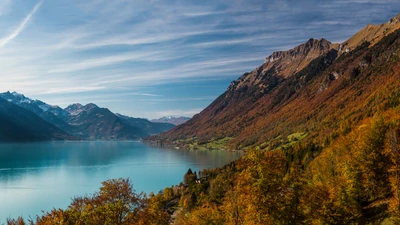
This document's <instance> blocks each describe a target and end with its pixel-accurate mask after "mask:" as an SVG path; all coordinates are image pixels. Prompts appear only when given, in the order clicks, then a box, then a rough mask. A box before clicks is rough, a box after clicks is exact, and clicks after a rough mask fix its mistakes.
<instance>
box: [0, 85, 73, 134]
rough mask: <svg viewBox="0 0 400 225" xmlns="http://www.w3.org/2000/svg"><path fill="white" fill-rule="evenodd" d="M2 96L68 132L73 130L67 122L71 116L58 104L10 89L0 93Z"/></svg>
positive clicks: (0, 96)
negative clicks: (34, 98) (51, 103)
mask: <svg viewBox="0 0 400 225" xmlns="http://www.w3.org/2000/svg"><path fill="white" fill-rule="evenodd" d="M0 98H3V99H5V100H7V101H9V102H11V103H14V104H15V105H18V106H20V107H22V108H25V109H27V110H29V111H31V112H33V113H35V114H36V115H38V116H39V117H40V118H42V119H43V120H45V121H47V122H49V123H51V124H53V125H55V126H56V127H58V128H60V129H62V130H64V131H67V132H68V131H70V130H71V127H70V126H69V125H68V124H67V123H66V122H65V119H66V118H67V117H68V116H69V114H68V112H66V111H65V110H63V109H62V108H60V107H58V106H53V105H49V104H46V103H45V102H42V101H40V100H33V99H30V98H28V97H25V96H24V95H23V94H19V93H17V92H12V93H10V92H9V91H8V92H5V93H0Z"/></svg>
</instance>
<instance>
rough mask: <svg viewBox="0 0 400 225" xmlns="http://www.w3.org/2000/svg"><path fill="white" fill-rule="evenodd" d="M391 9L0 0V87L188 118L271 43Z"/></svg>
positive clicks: (223, 1) (172, 0)
mask: <svg viewBox="0 0 400 225" xmlns="http://www.w3.org/2000/svg"><path fill="white" fill-rule="evenodd" d="M398 13H400V4H399V3H398V1H394V0H393V1H391V0H388V1H379V0H375V1H371V0H353V1H351V0H336V1H332V0H330V1H328V0H304V1H302V0H276V1H275V0H212V1H211V0H202V1H190V0H182V1H181V0H165V1H157V0H113V1H106V0H86V1H81V0H39V1H38V0H29V1H27V0H0V71H1V73H0V91H1V92H4V91H8V90H10V91H17V92H20V93H23V94H25V95H26V96H28V97H31V98H34V99H40V100H43V101H45V102H47V103H49V104H54V105H60V106H62V107H65V106H67V105H69V104H71V103H75V102H80V103H83V104H85V103H89V102H93V103H95V104H97V105H99V106H101V107H107V108H109V109H110V110H112V111H113V112H118V113H121V114H125V115H129V116H134V117H145V118H158V117H161V116H179V115H183V116H192V115H193V114H195V113H198V112H200V111H201V110H202V109H204V108H205V107H206V106H207V105H209V104H210V103H211V102H212V101H213V100H214V99H215V98H216V97H218V96H219V95H220V94H222V93H223V92H224V91H225V90H226V88H227V87H228V86H229V83H230V82H231V81H232V80H235V79H236V78H238V77H239V76H240V75H242V74H243V73H244V72H247V71H251V70H253V69H254V68H256V67H257V66H259V65H261V64H262V63H263V61H264V59H265V57H267V56H268V55H270V54H271V53H272V52H273V51H277V50H286V49H290V48H292V47H295V46H296V45H298V44H301V43H304V42H306V41H307V40H308V39H309V38H311V37H313V38H322V37H324V38H326V39H328V40H330V41H332V42H342V41H344V40H346V39H347V38H349V37H350V36H351V35H352V34H354V33H355V32H357V31H358V30H359V29H361V28H362V27H364V26H366V25H367V24H369V23H372V24H377V23H383V22H385V21H387V20H389V18H390V17H393V16H395V15H397V14H398Z"/></svg>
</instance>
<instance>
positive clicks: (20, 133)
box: [0, 98, 75, 141]
mask: <svg viewBox="0 0 400 225" xmlns="http://www.w3.org/2000/svg"><path fill="white" fill-rule="evenodd" d="M64 139H75V138H74V137H72V136H71V135H68V134H67V133H65V132H64V131H62V130H60V129H58V128H57V127H56V126H54V125H52V124H50V123H48V122H46V121H44V120H43V119H41V118H40V117H39V116H37V115H36V114H35V113H33V112H31V111H29V110H26V109H24V108H22V107H19V106H17V105H15V104H13V103H11V102H9V101H7V100H4V99H2V98H0V141H44V140H64Z"/></svg>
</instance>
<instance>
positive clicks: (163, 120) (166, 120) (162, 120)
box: [150, 116, 190, 125]
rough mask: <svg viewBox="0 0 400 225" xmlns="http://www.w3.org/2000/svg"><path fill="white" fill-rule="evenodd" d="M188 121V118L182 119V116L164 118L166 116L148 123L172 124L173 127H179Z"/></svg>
mask: <svg viewBox="0 0 400 225" xmlns="http://www.w3.org/2000/svg"><path fill="white" fill-rule="evenodd" d="M188 120H190V117H184V116H181V117H173V116H168V117H166V116H164V117H161V118H159V119H153V120H150V121H151V122H154V123H172V124H174V125H180V124H182V123H184V122H186V121H188Z"/></svg>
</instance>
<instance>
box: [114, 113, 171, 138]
mask: <svg viewBox="0 0 400 225" xmlns="http://www.w3.org/2000/svg"><path fill="white" fill-rule="evenodd" d="M115 115H116V116H118V117H119V118H120V119H121V120H122V121H124V122H125V123H126V124H129V125H131V126H134V127H140V128H141V129H143V130H144V131H145V132H146V133H147V136H150V135H155V134H159V133H162V132H165V131H168V130H171V129H172V128H174V127H175V125H174V124H172V123H166V122H165V123H164V122H155V121H149V120H147V119H141V118H133V117H129V116H124V115H121V114H118V113H116V114H115Z"/></svg>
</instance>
